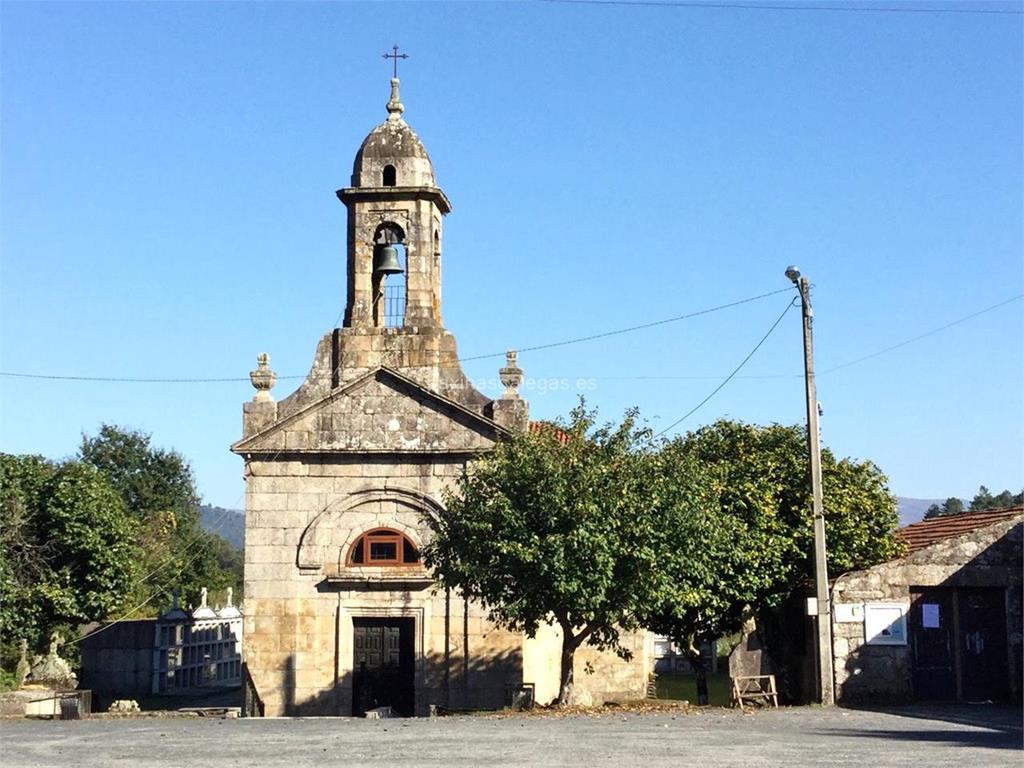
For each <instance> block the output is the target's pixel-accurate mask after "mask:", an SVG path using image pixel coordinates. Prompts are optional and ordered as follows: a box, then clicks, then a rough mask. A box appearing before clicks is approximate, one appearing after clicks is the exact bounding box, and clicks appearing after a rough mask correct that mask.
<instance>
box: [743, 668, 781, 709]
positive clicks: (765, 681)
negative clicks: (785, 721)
mask: <svg viewBox="0 0 1024 768" xmlns="http://www.w3.org/2000/svg"><path fill="white" fill-rule="evenodd" d="M732 700H733V703H734V704H735V705H736V706H738V707H739V708H740V709H744V707H743V704H744V702H746V703H747V704H764V705H765V706H769V705H770V706H773V707H778V706H779V693H778V690H777V689H776V688H775V675H743V676H741V677H734V678H732ZM744 711H745V710H744Z"/></svg>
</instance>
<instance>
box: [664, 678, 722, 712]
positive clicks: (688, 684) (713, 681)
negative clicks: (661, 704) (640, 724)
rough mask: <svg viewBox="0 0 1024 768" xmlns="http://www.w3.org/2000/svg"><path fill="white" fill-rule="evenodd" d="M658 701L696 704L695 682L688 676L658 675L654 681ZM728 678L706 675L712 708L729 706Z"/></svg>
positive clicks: (709, 701)
mask: <svg viewBox="0 0 1024 768" xmlns="http://www.w3.org/2000/svg"><path fill="white" fill-rule="evenodd" d="M656 685H657V692H658V698H659V699H681V700H684V701H688V702H690V703H691V704H696V703H697V681H696V680H694V679H693V677H692V676H690V675H671V674H659V675H658V679H657V681H656ZM729 687H730V686H729V676H728V675H725V674H717V675H708V703H709V704H710V705H711V706H713V707H728V706H729V704H730V693H731V692H730V690H729Z"/></svg>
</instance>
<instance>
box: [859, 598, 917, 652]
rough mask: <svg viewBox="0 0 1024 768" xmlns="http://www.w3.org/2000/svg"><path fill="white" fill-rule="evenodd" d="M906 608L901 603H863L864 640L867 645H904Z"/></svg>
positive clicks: (905, 638) (905, 637)
mask: <svg viewBox="0 0 1024 768" xmlns="http://www.w3.org/2000/svg"><path fill="white" fill-rule="evenodd" d="M907 608H908V606H907V605H905V604H903V603H865V604H864V639H865V641H866V642H867V644H868V645H906V644H907V615H906V612H907Z"/></svg>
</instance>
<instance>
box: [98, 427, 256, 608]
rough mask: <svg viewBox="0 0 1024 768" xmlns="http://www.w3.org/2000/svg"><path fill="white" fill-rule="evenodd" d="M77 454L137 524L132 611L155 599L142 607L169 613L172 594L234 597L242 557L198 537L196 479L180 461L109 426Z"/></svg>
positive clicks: (137, 435)
mask: <svg viewBox="0 0 1024 768" xmlns="http://www.w3.org/2000/svg"><path fill="white" fill-rule="evenodd" d="M79 454H80V456H81V459H82V461H84V462H86V463H88V464H90V465H92V466H94V467H96V469H98V470H99V471H100V472H102V473H103V474H104V475H105V476H106V477H107V478H109V480H110V483H111V484H112V485H113V487H114V488H115V489H116V490H117V492H118V494H119V495H120V497H121V499H122V500H123V502H124V505H125V507H126V508H127V510H128V511H129V513H130V514H131V515H132V516H133V517H134V518H135V519H137V520H138V521H139V527H138V544H139V546H140V547H141V549H142V551H143V556H142V558H141V560H142V562H141V570H142V572H143V579H144V580H141V581H139V582H138V583H137V585H136V587H135V591H134V595H133V598H134V600H135V602H136V603H141V602H143V601H145V600H146V599H147V598H149V597H150V596H152V595H153V594H154V593H156V594H157V595H158V598H157V599H156V600H153V601H151V602H150V603H149V604H148V605H147V609H148V612H155V611H159V610H161V609H162V608H165V607H167V605H168V604H169V602H170V596H171V594H172V593H173V592H174V591H175V590H177V591H179V592H180V593H181V594H182V595H183V597H184V598H185V599H186V600H191V601H194V600H196V599H197V597H198V595H199V592H200V590H201V589H202V588H203V587H207V588H208V589H209V590H211V591H215V590H219V589H223V588H224V587H228V586H233V587H235V588H236V590H237V589H238V587H239V586H240V584H241V567H240V562H239V561H240V557H235V558H231V557H229V556H227V555H226V554H225V550H224V548H225V546H226V547H227V548H228V549H230V545H227V544H226V543H225V542H224V541H223V539H221V537H220V536H217V535H216V534H212V533H207V532H205V531H204V530H203V529H202V526H201V525H200V522H199V501H200V498H199V493H198V491H197V490H196V487H195V478H194V477H193V475H192V469H191V467H189V464H188V462H187V461H186V460H185V458H184V457H183V456H182V455H181V454H179V453H178V452H177V451H174V450H165V449H162V448H157V447H155V446H153V445H152V439H151V437H150V435H147V434H145V433H142V432H138V431H133V430H127V429H123V428H121V427H116V426H111V425H109V424H103V425H101V427H100V430H99V434H98V435H96V436H95V437H90V436H88V435H83V436H82V443H81V446H80V449H79ZM225 563H227V564H228V566H227V567H225V565H224V564H225Z"/></svg>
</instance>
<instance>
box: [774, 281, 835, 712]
mask: <svg viewBox="0 0 1024 768" xmlns="http://www.w3.org/2000/svg"><path fill="white" fill-rule="evenodd" d="M786 277H788V278H789V279H790V280H791V281H792V282H793V285H795V286H796V288H797V290H798V291H799V292H800V304H801V306H802V308H803V321H804V322H803V325H804V385H805V389H806V391H807V447H808V449H809V453H810V465H811V499H812V509H813V515H814V592H815V596H816V598H817V599H816V603H817V611H816V614H817V615H816V616H815V624H816V625H817V630H818V663H817V665H816V666H817V667H818V700H819V701H820V702H821V703H822V704H835V702H836V698H835V690H834V688H833V684H832V616H831V610H830V601H829V595H828V563H827V561H826V559H825V515H824V512H823V510H822V501H821V442H820V437H819V433H818V396H817V394H816V391H815V386H814V335H813V329H812V327H811V320H812V318H813V317H814V312H813V310H812V309H811V284H810V283H809V282H808V280H807V278H806V277H802V276H801V275H800V270H799V269H797V268H796V267H794V266H789V267H786Z"/></svg>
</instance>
